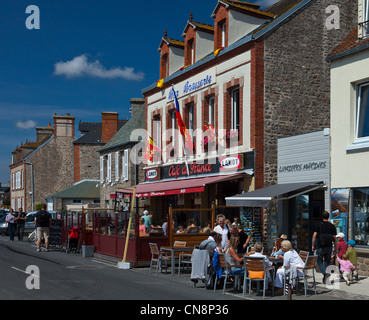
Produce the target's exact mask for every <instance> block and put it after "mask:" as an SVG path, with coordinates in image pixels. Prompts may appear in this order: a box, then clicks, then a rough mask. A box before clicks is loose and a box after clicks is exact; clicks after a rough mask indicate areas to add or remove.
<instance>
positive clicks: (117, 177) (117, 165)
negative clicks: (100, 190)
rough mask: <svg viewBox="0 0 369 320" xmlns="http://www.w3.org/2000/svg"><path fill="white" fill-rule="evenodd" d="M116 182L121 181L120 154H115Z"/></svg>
mask: <svg viewBox="0 0 369 320" xmlns="http://www.w3.org/2000/svg"><path fill="white" fill-rule="evenodd" d="M115 181H119V152H116V153H115Z"/></svg>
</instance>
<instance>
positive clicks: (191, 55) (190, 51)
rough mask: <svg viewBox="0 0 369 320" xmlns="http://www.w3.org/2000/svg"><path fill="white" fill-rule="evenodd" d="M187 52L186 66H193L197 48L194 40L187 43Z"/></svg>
mask: <svg viewBox="0 0 369 320" xmlns="http://www.w3.org/2000/svg"><path fill="white" fill-rule="evenodd" d="M186 49H187V52H186V61H185V64H186V65H191V64H194V63H195V47H194V39H191V40H188V41H187V48H186Z"/></svg>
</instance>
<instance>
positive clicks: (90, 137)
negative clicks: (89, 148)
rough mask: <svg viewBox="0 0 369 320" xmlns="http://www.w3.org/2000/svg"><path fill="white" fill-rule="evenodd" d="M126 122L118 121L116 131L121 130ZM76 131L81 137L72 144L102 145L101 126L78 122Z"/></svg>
mask: <svg viewBox="0 0 369 320" xmlns="http://www.w3.org/2000/svg"><path fill="white" fill-rule="evenodd" d="M127 121H128V120H118V130H119V129H120V128H122V127H123V126H124V125H125V124H126V123H127ZM78 130H79V131H80V132H81V133H82V136H81V137H80V138H78V139H77V140H76V141H74V142H73V143H74V144H103V143H102V142H101V134H102V124H101V122H100V123H96V122H80V123H79V124H78Z"/></svg>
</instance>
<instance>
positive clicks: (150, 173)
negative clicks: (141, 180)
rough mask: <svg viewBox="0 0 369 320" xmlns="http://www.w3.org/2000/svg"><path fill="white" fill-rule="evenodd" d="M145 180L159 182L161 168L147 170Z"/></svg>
mask: <svg viewBox="0 0 369 320" xmlns="http://www.w3.org/2000/svg"><path fill="white" fill-rule="evenodd" d="M145 178H146V181H151V180H159V179H160V168H154V169H148V170H146V173H145Z"/></svg>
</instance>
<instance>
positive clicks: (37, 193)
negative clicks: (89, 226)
mask: <svg viewBox="0 0 369 320" xmlns="http://www.w3.org/2000/svg"><path fill="white" fill-rule="evenodd" d="M53 119H54V126H53V127H51V125H49V127H42V128H36V142H26V143H25V144H23V145H22V146H21V147H19V148H17V149H16V150H15V151H13V152H12V164H11V165H10V178H11V179H10V180H11V194H10V198H11V199H10V205H11V207H12V208H13V209H15V210H17V209H18V208H20V207H22V208H24V210H25V211H31V210H34V209H35V205H36V204H37V203H45V198H46V196H47V195H49V194H50V193H54V192H58V191H60V190H62V189H64V188H66V187H69V186H71V185H72V184H73V141H74V120H75V118H74V117H73V116H71V115H65V116H61V115H54V117H53Z"/></svg>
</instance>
